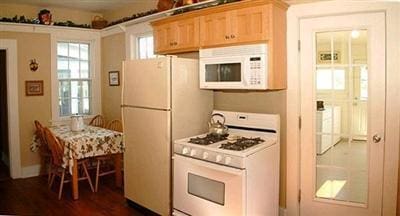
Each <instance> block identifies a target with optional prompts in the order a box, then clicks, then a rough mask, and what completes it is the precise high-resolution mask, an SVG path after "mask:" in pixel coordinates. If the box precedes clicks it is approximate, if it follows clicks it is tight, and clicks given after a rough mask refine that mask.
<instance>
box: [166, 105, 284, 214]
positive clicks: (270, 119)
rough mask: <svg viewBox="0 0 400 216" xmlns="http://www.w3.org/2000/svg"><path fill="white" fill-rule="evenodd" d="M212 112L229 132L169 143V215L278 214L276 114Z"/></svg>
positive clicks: (277, 134) (277, 135) (277, 117)
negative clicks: (171, 191) (171, 212)
mask: <svg viewBox="0 0 400 216" xmlns="http://www.w3.org/2000/svg"><path fill="white" fill-rule="evenodd" d="M213 113H220V114H222V115H223V116H224V117H225V119H226V122H225V125H227V126H228V128H229V131H228V134H229V135H227V136H212V135H209V134H201V135H197V136H192V137H188V138H184V139H180V140H176V141H175V142H174V157H173V159H174V186H173V187H174V214H175V215H180V214H183V215H185V214H188V215H277V214H278V207H279V206H278V199H279V116H278V115H270V114H255V113H240V112H228V111H218V110H215V111H214V112H213Z"/></svg>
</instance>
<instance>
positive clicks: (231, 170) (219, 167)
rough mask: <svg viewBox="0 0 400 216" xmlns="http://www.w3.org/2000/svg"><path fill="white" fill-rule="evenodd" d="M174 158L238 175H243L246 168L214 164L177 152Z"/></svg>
mask: <svg viewBox="0 0 400 216" xmlns="http://www.w3.org/2000/svg"><path fill="white" fill-rule="evenodd" d="M172 159H173V160H178V161H182V162H185V163H190V164H193V165H196V166H202V167H206V168H209V169H213V170H216V171H219V172H225V173H229V174H232V175H237V176H241V175H243V174H244V172H245V171H244V170H241V169H235V168H232V167H227V166H223V165H217V164H214V163H211V162H205V161H202V160H198V159H194V158H189V157H184V156H181V155H177V154H175V155H174V156H173V157H172Z"/></svg>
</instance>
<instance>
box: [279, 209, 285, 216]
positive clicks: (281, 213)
mask: <svg viewBox="0 0 400 216" xmlns="http://www.w3.org/2000/svg"><path fill="white" fill-rule="evenodd" d="M279 216H286V208H283V207H279Z"/></svg>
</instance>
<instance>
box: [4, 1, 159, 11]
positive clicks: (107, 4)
mask: <svg viewBox="0 0 400 216" xmlns="http://www.w3.org/2000/svg"><path fill="white" fill-rule="evenodd" d="M149 1H153V2H155V3H154V5H156V2H157V0H0V3H12V4H28V5H36V6H41V7H50V6H51V7H63V8H74V9H80V10H85V11H91V12H104V11H109V10H114V9H117V8H121V7H123V6H124V5H126V4H131V3H136V4H140V3H148V2H149Z"/></svg>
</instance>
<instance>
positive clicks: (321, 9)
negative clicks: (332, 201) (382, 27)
mask: <svg viewBox="0 0 400 216" xmlns="http://www.w3.org/2000/svg"><path fill="white" fill-rule="evenodd" d="M375 11H383V12H385V14H386V41H387V42H386V46H387V49H386V50H387V51H386V75H387V78H386V125H385V130H386V135H385V142H386V143H385V145H386V146H385V152H384V154H385V158H384V179H383V200H382V203H383V205H382V215H384V216H386V215H387V216H389V215H396V206H397V184H398V182H397V180H398V166H399V143H400V138H399V137H400V135H399V131H400V112H399V110H400V96H399V95H397V93H398V83H400V73H399V72H398V66H397V65H398V62H399V61H400V41H399V40H398V35H400V29H399V28H398V26H400V4H399V3H398V2H397V3H396V2H371V1H366V2H362V1H359V2H356V1H348V2H345V1H340V2H339V1H326V2H316V3H309V4H298V5H292V6H291V7H289V10H288V12H287V35H288V37H287V47H288V50H287V51H288V55H287V59H288V65H287V66H288V87H287V128H286V130H287V132H286V134H290V136H289V135H288V136H287V145H288V146H287V154H286V158H290V160H287V173H286V177H287V179H290V180H291V181H287V185H286V197H287V199H286V208H287V215H288V216H295V215H299V213H300V212H299V203H298V195H299V193H298V192H299V189H300V188H299V187H300V157H301V155H300V131H299V128H298V125H299V116H300V83H299V80H300V74H299V73H300V55H299V51H298V40H299V32H300V29H299V20H300V19H303V18H310V17H322V16H330V15H341V14H354V13H361V12H362V13H364V12H375Z"/></svg>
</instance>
